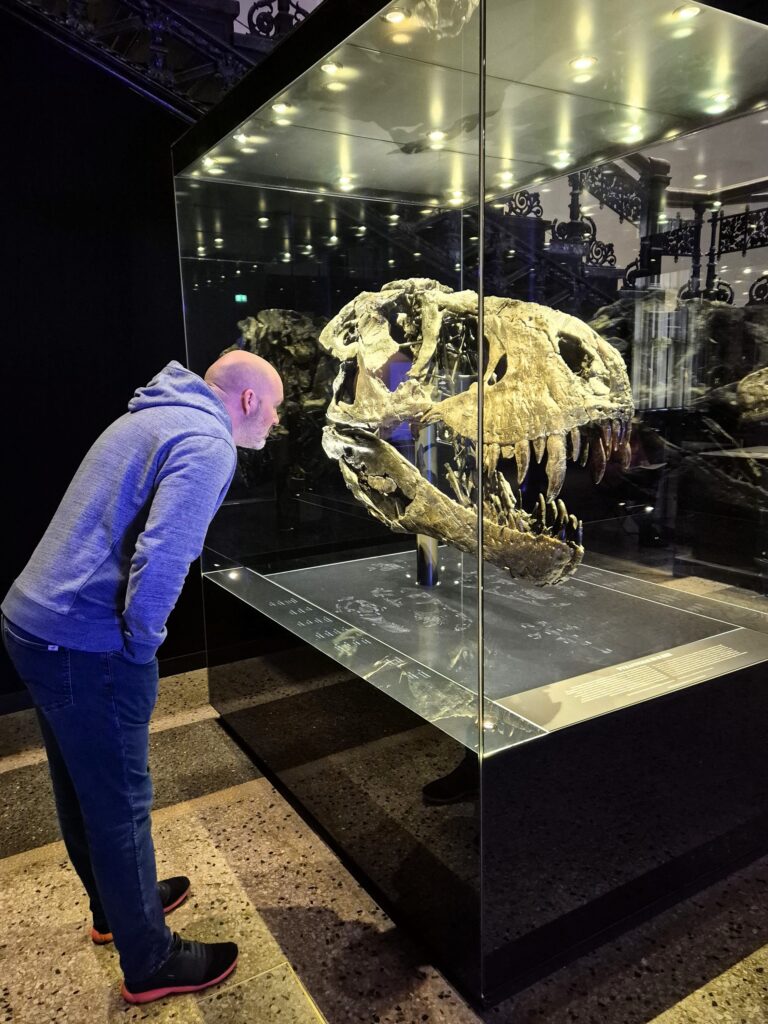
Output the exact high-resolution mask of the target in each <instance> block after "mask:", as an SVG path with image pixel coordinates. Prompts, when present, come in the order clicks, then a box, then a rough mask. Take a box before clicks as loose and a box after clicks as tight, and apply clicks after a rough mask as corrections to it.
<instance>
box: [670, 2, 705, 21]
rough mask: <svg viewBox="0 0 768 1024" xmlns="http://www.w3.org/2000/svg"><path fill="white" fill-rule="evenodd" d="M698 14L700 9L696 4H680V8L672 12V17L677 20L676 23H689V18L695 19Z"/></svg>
mask: <svg viewBox="0 0 768 1024" xmlns="http://www.w3.org/2000/svg"><path fill="white" fill-rule="evenodd" d="M699 14H701V8H700V7H697V6H696V4H681V6H680V7H676V8H675V9H674V11H672V17H673V18H677V20H678V21H690V20H691V18H696V17H697V16H698V15H699Z"/></svg>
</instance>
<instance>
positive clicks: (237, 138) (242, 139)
mask: <svg viewBox="0 0 768 1024" xmlns="http://www.w3.org/2000/svg"><path fill="white" fill-rule="evenodd" d="M232 138H233V139H234V140H235V142H239V143H240V144H241V145H244V144H245V143H246V142H247V141H248V136H247V135H246V134H245V132H238V133H237V135H233V136H232Z"/></svg>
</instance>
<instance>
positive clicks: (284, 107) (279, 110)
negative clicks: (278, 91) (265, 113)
mask: <svg viewBox="0 0 768 1024" xmlns="http://www.w3.org/2000/svg"><path fill="white" fill-rule="evenodd" d="M272 109H273V110H274V112H275V113H276V114H287V113H288V111H289V110H290V109H291V108H290V107H289V106H288V104H287V103H273V104H272Z"/></svg>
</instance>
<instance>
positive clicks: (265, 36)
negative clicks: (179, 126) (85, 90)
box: [8, 0, 306, 123]
mask: <svg viewBox="0 0 768 1024" xmlns="http://www.w3.org/2000/svg"><path fill="white" fill-rule="evenodd" d="M253 8H259V10H258V12H257V14H256V16H255V17H253V18H250V19H249V20H250V21H251V22H252V23H253V24H251V26H250V28H251V34H250V35H245V34H243V35H235V34H234V33H233V31H232V24H233V21H234V20H235V18H236V17H237V14H238V12H239V4H238V3H237V2H236V0H179V2H178V3H176V4H171V3H166V2H164V0H8V10H9V11H10V12H11V13H12V14H14V15H15V16H16V17H18V18H20V19H21V20H23V21H25V22H27V23H28V24H31V25H33V26H34V27H36V28H37V29H39V30H40V31H42V32H44V33H45V34H46V35H48V36H49V37H51V38H53V39H55V40H56V41H57V42H59V43H61V44H63V45H65V46H67V47H68V48H69V49H70V50H73V51H75V52H76V53H78V54H79V55H80V56H83V57H85V58H87V59H88V60H90V61H92V62H93V63H95V64H97V65H99V66H100V67H102V68H104V70H106V71H107V72H109V73H110V74H113V75H115V76H117V77H118V78H120V79H122V80H124V81H126V82H127V84H129V85H130V86H131V87H132V88H134V89H136V90H137V91H139V92H141V93H143V94H144V95H146V96H147V97H148V98H150V99H152V100H154V101H155V102H158V103H160V104H161V105H163V106H165V107H166V108H168V109H169V110H171V111H172V112H173V113H175V114H176V115H177V116H178V117H180V118H181V119H183V120H184V121H187V122H188V123H193V122H195V121H197V120H198V119H199V118H200V116H201V115H202V114H204V113H205V112H206V111H207V110H208V109H210V108H211V107H212V106H214V105H215V104H216V103H218V102H219V100H220V99H221V98H222V96H224V94H225V93H226V92H228V91H229V90H230V89H231V88H232V86H233V85H235V83H236V82H237V81H239V80H240V79H241V78H242V77H243V75H245V74H246V72H248V71H249V70H250V69H251V68H252V67H254V65H255V64H257V63H258V62H259V61H260V60H261V58H262V57H263V56H264V55H265V54H266V53H268V52H269V51H270V50H271V49H272V48H273V46H274V45H275V43H276V42H279V41H280V39H281V38H282V37H283V36H284V35H285V34H286V32H287V31H289V30H290V29H291V28H292V27H293V26H294V25H295V24H296V23H298V21H299V20H301V18H302V17H303V16H304V15H305V13H306V12H304V11H303V10H302V9H301V8H300V7H298V5H297V4H295V3H290V4H287V3H286V0H257V3H255V4H253ZM249 14H250V12H249Z"/></svg>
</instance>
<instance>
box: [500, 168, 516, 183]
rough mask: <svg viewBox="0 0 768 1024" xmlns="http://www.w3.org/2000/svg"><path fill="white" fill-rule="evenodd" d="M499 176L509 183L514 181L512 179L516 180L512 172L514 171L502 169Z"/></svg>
mask: <svg viewBox="0 0 768 1024" xmlns="http://www.w3.org/2000/svg"><path fill="white" fill-rule="evenodd" d="M499 178H500V180H501V181H504V182H507V183H509V182H512V181H514V180H515V176H514V174H513V173H512V171H502V172H501V174H499Z"/></svg>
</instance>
